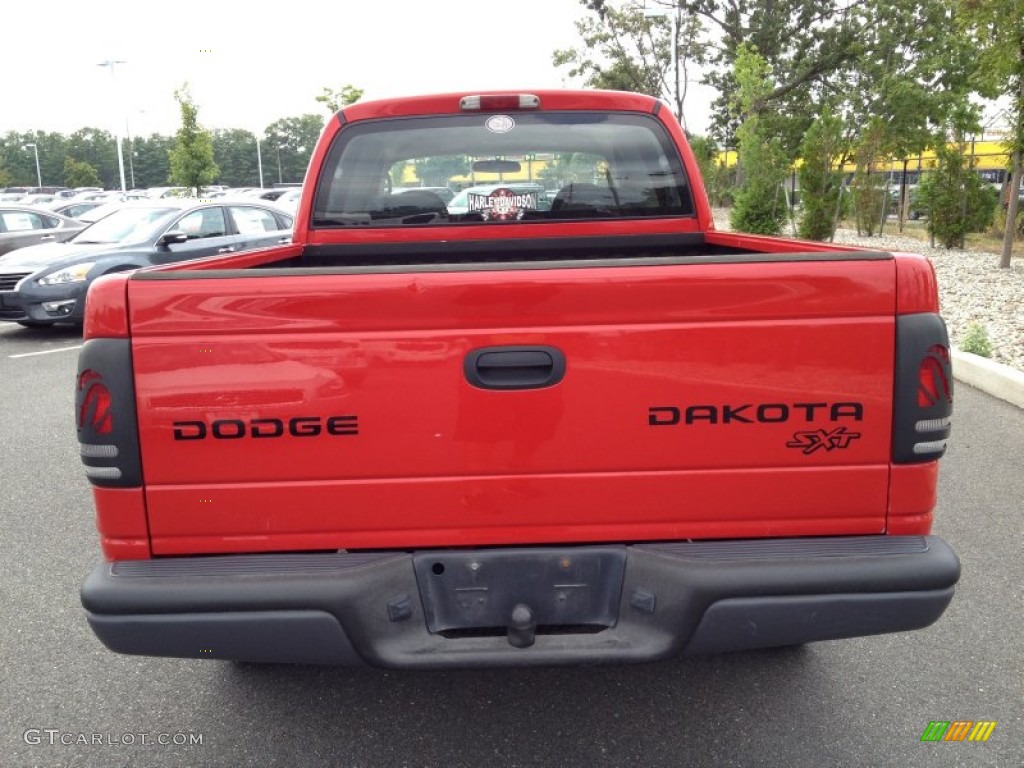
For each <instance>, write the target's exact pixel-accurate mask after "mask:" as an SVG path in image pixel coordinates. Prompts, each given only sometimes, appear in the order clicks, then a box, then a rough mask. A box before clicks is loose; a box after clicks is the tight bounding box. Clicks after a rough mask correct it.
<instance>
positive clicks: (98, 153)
mask: <svg viewBox="0 0 1024 768" xmlns="http://www.w3.org/2000/svg"><path fill="white" fill-rule="evenodd" d="M65 152H66V154H67V155H70V156H71V157H73V158H75V159H76V160H77V161H79V162H82V163H88V164H89V165H91V166H92V167H93V168H95V169H96V173H97V174H99V177H100V182H101V183H100V184H98V185H97V186H102V187H104V188H106V189H120V188H121V175H120V173H119V171H118V165H117V140H116V139H115V138H114V136H113V135H112V134H111V133H110V132H108V131H104V130H102V129H100V128H80V129H79V130H77V131H75V132H74V133H72V134H71V135H70V136H68V138H67V141H66V142H65ZM63 162H64V161H63V160H61V170H62V171H63ZM58 177H60V174H58Z"/></svg>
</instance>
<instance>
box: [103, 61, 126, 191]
mask: <svg viewBox="0 0 1024 768" xmlns="http://www.w3.org/2000/svg"><path fill="white" fill-rule="evenodd" d="M126 63H127V62H125V61H122V60H120V59H116V60H115V59H107V60H106V61H101V62H100V63H99V64H97V65H96V66H98V67H110V82H111V86H112V87H113V88H114V89H115V90H114V95H115V99H116V96H117V91H116V85H115V84H114V83H115V81H114V67H115V66H117V65H118V64H126ZM119 122H120V121H116V122H115V125H116V126H117V128H116V133H117V167H118V169H119V170H120V172H121V191H122V192H127V191H128V185H127V184H125V179H124V149H123V148H122V146H121V126H120V125H119V124H118V123H119Z"/></svg>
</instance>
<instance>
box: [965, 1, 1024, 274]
mask: <svg viewBox="0 0 1024 768" xmlns="http://www.w3.org/2000/svg"><path fill="white" fill-rule="evenodd" d="M955 8H956V16H955V18H956V21H957V23H958V24H959V28H960V29H961V30H962V31H963V32H964V34H965V36H966V37H967V39H968V41H969V43H970V45H971V48H972V50H973V51H974V60H975V61H976V62H977V70H976V73H975V74H976V77H975V82H976V84H977V86H978V88H979V90H980V91H981V93H982V95H984V96H986V97H988V98H996V97H998V96H1006V97H1008V98H1009V100H1010V107H1009V109H1008V112H1009V114H1010V117H1011V119H1010V132H1011V133H1010V136H1009V139H1008V141H1007V142H1006V146H1007V148H1008V150H1009V151H1010V154H1011V158H1012V166H1011V167H1012V174H1011V181H1010V188H1011V189H1012V190H1019V189H1020V186H1021V177H1022V176H1024V162H1022V157H1024V13H1022V12H1021V6H1020V2H1019V0H957V2H956V4H955ZM1017 208H1018V202H1017V195H1016V194H1014V193H1012V192H1011V194H1010V196H1009V202H1008V209H1007V216H1006V229H1005V231H1004V233H1003V251H1002V254H1001V255H1000V258H999V266H1000V267H1001V268H1003V269H1009V267H1010V258H1011V256H1012V254H1013V240H1014V222H1015V221H1016V219H1017Z"/></svg>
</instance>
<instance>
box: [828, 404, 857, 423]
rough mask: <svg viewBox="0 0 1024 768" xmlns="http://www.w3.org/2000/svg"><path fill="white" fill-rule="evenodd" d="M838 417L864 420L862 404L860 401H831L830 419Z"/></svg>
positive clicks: (836, 419) (834, 419) (837, 418)
mask: <svg viewBox="0 0 1024 768" xmlns="http://www.w3.org/2000/svg"><path fill="white" fill-rule="evenodd" d="M840 419H853V420H854V421H863V420H864V406H863V405H861V404H860V403H833V404H832V421H839V420H840Z"/></svg>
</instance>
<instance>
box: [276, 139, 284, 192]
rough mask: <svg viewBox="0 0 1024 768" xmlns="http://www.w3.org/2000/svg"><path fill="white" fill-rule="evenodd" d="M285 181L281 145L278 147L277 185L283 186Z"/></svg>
mask: <svg viewBox="0 0 1024 768" xmlns="http://www.w3.org/2000/svg"><path fill="white" fill-rule="evenodd" d="M283 181H284V179H283V178H281V147H280V145H278V147H277V183H278V184H281V183H282V182H283Z"/></svg>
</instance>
